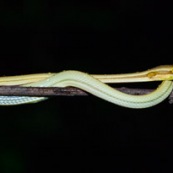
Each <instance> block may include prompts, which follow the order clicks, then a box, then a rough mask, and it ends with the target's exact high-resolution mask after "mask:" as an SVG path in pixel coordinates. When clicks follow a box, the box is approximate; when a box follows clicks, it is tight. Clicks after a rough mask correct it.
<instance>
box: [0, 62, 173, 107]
mask: <svg viewBox="0 0 173 173" xmlns="http://www.w3.org/2000/svg"><path fill="white" fill-rule="evenodd" d="M172 79H173V65H163V66H158V67H156V68H152V69H149V70H146V71H143V72H135V73H127V74H112V75H90V74H87V73H84V72H80V71H73V70H67V71H62V72H59V73H43V74H30V75H20V76H9V77H0V85H1V86H3V85H5V86H7V85H19V86H21V87H22V86H27V87H68V86H73V87H76V88H79V89H82V90H84V91H86V92H88V93H91V94H93V95H95V96H97V97H99V98H102V99H104V100H106V101H109V102H111V103H114V104H116V105H119V106H123V107H128V108H136V109H137V108H147V107H152V106H154V105H157V104H158V103H160V102H162V101H163V100H165V99H166V98H167V97H168V96H169V95H170V93H171V91H172V90H173V82H172ZM148 81H162V83H161V84H160V85H159V86H158V88H157V89H156V90H154V91H153V92H151V93H149V94H145V95H130V94H126V93H123V92H120V91H118V90H116V89H114V88H112V87H110V86H109V85H108V83H125V82H148ZM45 99H46V97H30V96H0V105H20V104H27V103H36V102H39V101H42V100H45Z"/></svg>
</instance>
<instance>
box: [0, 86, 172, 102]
mask: <svg viewBox="0 0 173 173" xmlns="http://www.w3.org/2000/svg"><path fill="white" fill-rule="evenodd" d="M115 89H118V90H120V91H122V92H124V93H128V94H134V95H142V94H147V93H150V92H152V91H153V89H141V88H126V87H120V88H115ZM0 95H1V96H2V95H3V96H39V97H41V96H87V95H88V93H87V92H85V91H83V90H81V89H78V88H74V87H66V88H58V87H21V86H0ZM169 103H170V104H173V92H172V93H171V94H170V96H169Z"/></svg>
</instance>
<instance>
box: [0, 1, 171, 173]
mask: <svg viewBox="0 0 173 173" xmlns="http://www.w3.org/2000/svg"><path fill="white" fill-rule="evenodd" d="M171 10H172V9H171V4H166V2H164V3H163V2H161V1H157V2H156V1H152V0H150V1H144V0H141V1H138V0H133V1H127V0H117V1H115V0H107V1H82V3H81V1H70V0H69V1H68V0H63V1H52V0H49V1H48V0H23V1H21V0H18V1H5V0H1V1H0V60H1V63H0V75H1V76H4V75H6V76H7V75H19V74H30V73H42V72H59V71H62V70H69V69H73V70H80V71H84V72H88V73H91V74H92V73H93V74H94V73H95V74H96V73H100V74H104V73H125V72H135V71H142V70H146V69H148V68H151V67H155V66H158V65H162V64H172V60H171V59H172V56H173V52H172V31H173V30H172V29H173V28H172V25H171V23H172V19H171V15H172V14H171V13H172V11H171ZM142 85H143V84H139V85H138V86H139V87H140V86H142ZM146 85H147V87H150V85H151V84H145V85H144V86H145V87H146ZM123 86H124V85H123ZM135 86H136V85H135ZM172 111H173V105H170V104H168V100H166V101H165V102H163V103H161V104H160V105H157V106H155V107H152V108H148V109H141V110H134V109H127V108H122V107H119V106H116V105H113V104H111V103H108V102H106V101H103V100H100V99H99V98H96V97H94V96H89V97H55V98H51V99H49V100H47V101H44V102H40V103H38V104H30V105H21V106H14V107H0V172H2V173H13V172H15V173H26V172H28V173H30V172H32V173H34V172H42V171H47V172H49V171H50V169H51V170H54V171H55V172H58V171H61V172H62V170H61V169H63V171H64V172H66V171H67V170H70V172H99V173H100V172H111V173H113V172H127V173H129V172H140V173H150V172H169V171H170V168H171V166H172V165H171V163H172V160H171V158H169V156H171V154H172V153H171V152H172V144H173V116H172ZM64 156H65V157H64ZM87 158H88V159H87ZM85 159H86V161H85ZM107 161H109V164H106V162H107ZM97 162H98V163H97ZM63 164H65V166H63ZM51 172H52V171H51Z"/></svg>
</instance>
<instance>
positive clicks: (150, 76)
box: [147, 72, 157, 78]
mask: <svg viewBox="0 0 173 173" xmlns="http://www.w3.org/2000/svg"><path fill="white" fill-rule="evenodd" d="M156 75H157V72H150V73H148V74H147V77H149V78H153V77H154V76H156Z"/></svg>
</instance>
